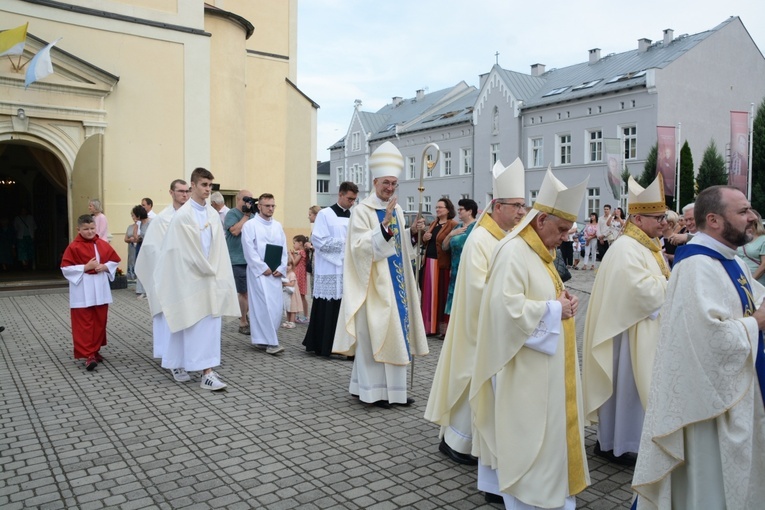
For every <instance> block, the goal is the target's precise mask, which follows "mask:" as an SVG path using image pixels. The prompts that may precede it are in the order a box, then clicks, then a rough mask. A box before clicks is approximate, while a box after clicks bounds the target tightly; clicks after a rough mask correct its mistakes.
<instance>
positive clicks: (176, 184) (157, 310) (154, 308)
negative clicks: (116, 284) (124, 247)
mask: <svg viewBox="0 0 765 510" xmlns="http://www.w3.org/2000/svg"><path fill="white" fill-rule="evenodd" d="M169 193H170V200H171V203H170V205H168V206H167V207H165V209H163V210H162V212H160V213H159V214H157V215H156V218H154V220H152V221H151V223H149V227H148V230H147V231H146V236H144V238H143V244H142V245H141V254H140V256H139V257H138V259H137V260H136V264H135V272H136V274H137V275H140V276H139V278H140V279H141V282H142V283H143V288H144V289H145V290H146V297H147V298H148V301H149V311H150V312H151V317H152V332H153V335H152V336H153V338H154V357H155V358H162V353H163V352H164V348H165V344H167V340H168V338H170V330H169V329H168V327H167V321H166V320H165V315H164V314H163V313H162V309H161V307H160V305H159V298H158V297H157V292H156V288H155V286H154V285H155V283H154V269H155V268H156V265H157V258H158V257H159V254H160V252H161V250H162V242H163V241H164V240H165V234H166V233H167V227H168V225H170V220H172V219H173V215H174V214H175V211H177V210H178V209H180V207H181V206H182V205H183V204H185V203H186V201H187V200H188V199H189V185H188V184H186V181H184V180H183V179H175V180H174V181H173V182H171V183H170V191H169ZM173 378H174V379H175V380H176V381H179V382H184V381H188V380H189V375H188V374H187V373H186V371H185V370H182V371H181V370H178V371H177V372H176V371H174V372H173Z"/></svg>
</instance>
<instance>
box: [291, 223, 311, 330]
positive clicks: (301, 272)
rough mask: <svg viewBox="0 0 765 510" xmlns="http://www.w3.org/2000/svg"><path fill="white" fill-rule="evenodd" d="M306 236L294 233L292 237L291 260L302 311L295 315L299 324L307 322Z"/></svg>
mask: <svg viewBox="0 0 765 510" xmlns="http://www.w3.org/2000/svg"><path fill="white" fill-rule="evenodd" d="M307 242H308V238H307V237H306V236H304V235H296V236H295V237H293V238H292V254H291V255H292V260H293V262H294V264H295V275H296V276H297V291H298V293H299V295H300V304H301V308H300V310H301V311H302V312H303V316H302V317H301V316H298V317H297V322H298V323H300V324H307V323H308V301H307V300H306V298H305V295H306V293H307V292H308V275H307V272H306V269H307V266H306V264H307V262H308V252H307V251H306V246H305V245H306V243H307Z"/></svg>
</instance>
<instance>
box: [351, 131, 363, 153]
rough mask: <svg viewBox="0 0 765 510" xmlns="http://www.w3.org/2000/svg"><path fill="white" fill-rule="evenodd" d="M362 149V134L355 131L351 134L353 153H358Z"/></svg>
mask: <svg viewBox="0 0 765 510" xmlns="http://www.w3.org/2000/svg"><path fill="white" fill-rule="evenodd" d="M360 149H361V133H359V132H358V131H354V132H353V133H352V134H351V151H354V152H355V151H358V150H360Z"/></svg>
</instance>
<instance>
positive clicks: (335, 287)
mask: <svg viewBox="0 0 765 510" xmlns="http://www.w3.org/2000/svg"><path fill="white" fill-rule="evenodd" d="M333 207H334V206H333ZM333 207H325V208H324V209H322V210H321V211H319V213H318V214H317V215H316V221H315V222H314V224H313V232H312V233H311V244H313V249H314V263H315V264H314V270H313V297H314V298H319V299H341V298H342V297H343V261H344V260H345V240H346V239H347V237H348V223H349V222H350V218H341V217H339V216H338V215H337V214H336V213H335V211H334V209H333ZM337 207H338V208H339V207H340V206H337Z"/></svg>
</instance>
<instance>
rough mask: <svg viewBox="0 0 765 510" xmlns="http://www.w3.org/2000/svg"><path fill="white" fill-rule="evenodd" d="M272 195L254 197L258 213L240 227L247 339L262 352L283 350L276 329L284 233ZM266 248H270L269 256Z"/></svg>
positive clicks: (284, 258)
mask: <svg viewBox="0 0 765 510" xmlns="http://www.w3.org/2000/svg"><path fill="white" fill-rule="evenodd" d="M275 209H276V199H275V198H274V196H273V195H272V194H271V193H263V194H261V195H260V196H259V197H258V213H257V214H256V215H255V217H254V218H253V219H252V220H250V221H248V222H247V223H245V224H244V227H242V250H243V251H244V258H245V260H246V261H247V299H248V301H249V308H250V341H251V342H252V345H254V346H255V348H257V349H261V350H264V351H266V354H271V355H277V354H280V353H282V352H284V347H282V346H281V345H279V338H278V337H277V331H279V324H281V319H282V311H283V310H284V305H283V301H282V297H281V296H282V277H284V276H286V275H287V257H288V256H289V255H288V248H287V236H286V235H285V234H284V229H283V228H282V224H281V223H279V222H278V221H276V220H275V219H274V210H275ZM269 252H274V253H276V254H277V255H278V258H277V256H276V255H274V260H271V256H272V255H270V254H269Z"/></svg>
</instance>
